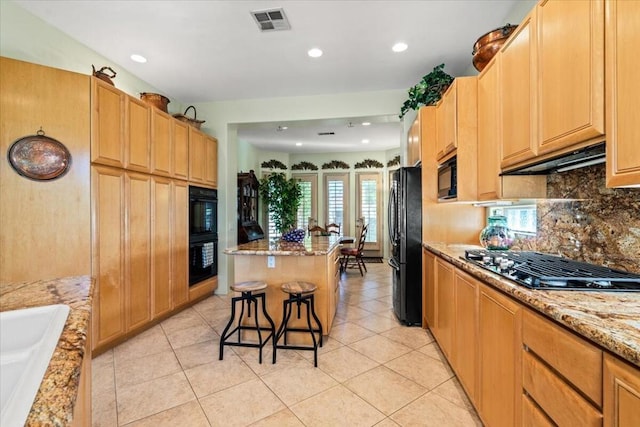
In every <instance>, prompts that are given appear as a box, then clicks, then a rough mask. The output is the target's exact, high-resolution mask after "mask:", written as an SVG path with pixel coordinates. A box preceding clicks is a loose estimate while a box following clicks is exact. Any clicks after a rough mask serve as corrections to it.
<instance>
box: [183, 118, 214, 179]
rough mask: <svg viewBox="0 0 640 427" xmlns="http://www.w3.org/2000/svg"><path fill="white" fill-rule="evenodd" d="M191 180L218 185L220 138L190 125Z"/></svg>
mask: <svg viewBox="0 0 640 427" xmlns="http://www.w3.org/2000/svg"><path fill="white" fill-rule="evenodd" d="M189 181H193V182H197V183H201V184H205V185H207V186H211V187H217V185H218V140H217V139H215V138H213V137H211V136H209V135H206V134H204V133H202V132H200V131H198V130H196V129H193V128H192V127H189Z"/></svg>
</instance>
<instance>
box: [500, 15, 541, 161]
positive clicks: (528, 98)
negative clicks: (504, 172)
mask: <svg viewBox="0 0 640 427" xmlns="http://www.w3.org/2000/svg"><path fill="white" fill-rule="evenodd" d="M536 46H537V45H536V9H535V8H534V9H533V11H532V12H531V13H530V14H529V15H528V16H527V17H526V18H525V19H524V20H523V21H522V23H521V24H520V26H519V27H518V28H517V29H516V30H515V31H514V33H513V34H512V35H511V37H510V38H509V39H508V40H507V41H506V43H505V44H504V46H503V47H502V51H501V53H500V54H499V56H500V59H499V61H498V62H499V64H498V65H499V71H498V73H499V78H498V79H497V82H498V87H497V88H496V92H498V93H499V94H500V95H499V96H500V102H499V113H498V114H499V120H498V121H497V123H499V125H498V126H500V131H499V135H497V136H499V140H500V141H501V147H502V161H501V163H500V167H501V168H502V169H504V168H507V167H508V166H510V165H513V164H516V163H519V162H521V161H524V160H528V159H531V158H533V157H535V156H536V154H537V151H538V150H537V140H536V135H535V131H536V126H535V123H536V115H535V113H536V104H535V102H536V88H537V84H538V82H537V76H536V57H535V54H536ZM490 136H492V135H490Z"/></svg>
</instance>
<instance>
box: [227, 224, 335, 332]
mask: <svg viewBox="0 0 640 427" xmlns="http://www.w3.org/2000/svg"><path fill="white" fill-rule="evenodd" d="M340 245H341V238H340V237H334V236H312V237H307V238H306V239H305V240H304V241H303V242H301V243H293V242H269V241H268V240H266V239H261V240H257V241H253V242H249V243H245V244H242V245H238V246H237V247H232V248H227V249H226V250H225V251H224V253H225V254H227V255H231V256H234V278H233V281H234V282H236V283H237V282H245V281H251V280H262V281H265V282H266V283H267V291H266V299H267V312H268V313H269V315H270V316H271V318H272V319H273V321H274V323H275V324H276V328H278V327H279V326H280V323H281V322H282V301H283V300H285V299H287V297H288V295H287V294H285V293H284V292H282V291H281V290H280V286H281V285H282V284H283V283H285V282H289V281H305V282H310V283H313V284H315V285H316V286H317V288H318V289H317V290H316V292H315V311H316V313H317V315H318V317H319V318H320V322H321V323H322V332H323V334H324V335H328V334H329V331H330V330H331V326H332V325H333V318H334V316H335V313H336V306H337V304H338V299H339V289H338V284H339V278H340V277H339V274H340V268H339V267H340V257H339V253H340V251H339V248H340ZM305 319H306V317H305V315H304V313H303V315H302V316H301V319H294V320H295V321H294V322H292V324H293V325H295V326H302V325H303V321H305ZM296 335H299V336H298V337H296V336H293V335H292V339H293V341H294V342H296V341H298V340H301V341H302V342H307V341H306V340H307V338H309V337H307V336H306V335H304V336H303V335H301V334H296ZM310 341H311V339H310V338H309V342H310Z"/></svg>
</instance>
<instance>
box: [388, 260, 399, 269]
mask: <svg viewBox="0 0 640 427" xmlns="http://www.w3.org/2000/svg"><path fill="white" fill-rule="evenodd" d="M388 263H389V265H390V266H391V268H393V269H394V270H400V264H398V261H396V260H395V259H393V258H389V261H388Z"/></svg>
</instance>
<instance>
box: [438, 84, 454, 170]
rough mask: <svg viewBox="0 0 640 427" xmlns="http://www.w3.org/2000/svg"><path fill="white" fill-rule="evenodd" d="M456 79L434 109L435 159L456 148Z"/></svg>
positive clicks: (439, 158) (441, 157)
mask: <svg viewBox="0 0 640 427" xmlns="http://www.w3.org/2000/svg"><path fill="white" fill-rule="evenodd" d="M457 86H458V79H454V80H453V82H452V83H451V85H450V86H449V88H448V89H447V90H446V92H445V93H444V94H443V95H442V99H441V100H440V103H439V104H438V106H437V107H436V158H437V159H438V160H441V159H443V158H444V157H446V156H447V154H449V153H451V152H453V150H455V149H456V147H457V146H458V136H457V134H456V133H457V125H456V124H457V121H456V97H457Z"/></svg>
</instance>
